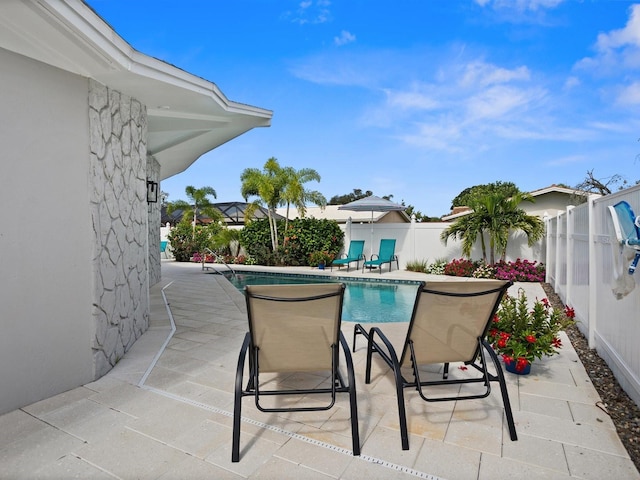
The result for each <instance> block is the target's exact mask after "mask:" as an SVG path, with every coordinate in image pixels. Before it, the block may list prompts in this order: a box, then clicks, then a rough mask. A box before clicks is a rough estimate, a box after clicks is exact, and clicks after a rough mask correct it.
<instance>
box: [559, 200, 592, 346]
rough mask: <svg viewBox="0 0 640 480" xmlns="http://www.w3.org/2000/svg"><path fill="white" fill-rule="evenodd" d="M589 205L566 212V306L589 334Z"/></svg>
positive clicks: (584, 332) (583, 331) (582, 328)
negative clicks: (570, 308)
mask: <svg viewBox="0 0 640 480" xmlns="http://www.w3.org/2000/svg"><path fill="white" fill-rule="evenodd" d="M589 208H590V204H589V203H584V204H582V205H579V206H577V207H575V208H572V209H569V210H568V211H567V229H566V231H567V254H566V258H567V282H566V283H567V284H566V303H565V304H566V305H569V306H571V307H572V308H573V309H574V310H575V312H576V315H578V318H580V319H582V322H581V324H580V327H581V330H582V333H583V334H585V335H586V332H587V331H588V323H589Z"/></svg>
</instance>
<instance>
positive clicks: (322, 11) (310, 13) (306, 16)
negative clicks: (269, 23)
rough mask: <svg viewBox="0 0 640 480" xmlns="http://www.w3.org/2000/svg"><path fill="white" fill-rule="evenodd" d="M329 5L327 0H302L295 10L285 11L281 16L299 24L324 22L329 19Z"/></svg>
mask: <svg viewBox="0 0 640 480" xmlns="http://www.w3.org/2000/svg"><path fill="white" fill-rule="evenodd" d="M330 5H331V2H330V1H328V0H317V1H316V2H314V1H313V0H303V1H301V2H300V3H299V4H298V9H297V10H296V11H295V12H291V11H287V12H285V13H284V14H283V15H282V17H283V18H285V19H287V20H289V21H291V22H292V23H298V24H300V25H305V24H307V23H311V24H318V23H326V22H328V21H330V20H331V11H330V10H329V6H330Z"/></svg>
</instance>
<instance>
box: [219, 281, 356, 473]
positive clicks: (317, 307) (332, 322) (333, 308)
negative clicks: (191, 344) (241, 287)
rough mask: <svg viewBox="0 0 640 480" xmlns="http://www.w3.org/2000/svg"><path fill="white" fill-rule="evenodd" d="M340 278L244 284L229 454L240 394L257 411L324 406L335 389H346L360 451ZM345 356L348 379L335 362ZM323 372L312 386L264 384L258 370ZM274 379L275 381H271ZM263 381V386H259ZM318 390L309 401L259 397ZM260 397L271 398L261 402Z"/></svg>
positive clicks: (235, 454) (236, 437) (235, 449)
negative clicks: (243, 327)
mask: <svg viewBox="0 0 640 480" xmlns="http://www.w3.org/2000/svg"><path fill="white" fill-rule="evenodd" d="M344 288H345V286H344V284H342V283H322V284H317V283H316V284H304V285H253V286H247V287H245V296H246V300H247V316H248V319H249V332H248V333H247V334H246V336H245V339H244V343H243V345H242V349H241V351H240V357H239V359H238V367H237V370H236V382H235V396H234V399H235V400H234V410H233V445H232V453H231V460H232V461H233V462H237V461H239V460H240V419H241V409H242V398H243V397H245V396H253V397H254V399H255V404H256V407H257V408H258V409H259V410H260V411H262V412H305V411H320V410H329V409H330V408H332V407H333V406H334V404H335V401H336V394H337V393H348V394H349V400H350V408H351V437H352V443H353V454H354V455H360V438H359V434H358V410H357V405H356V387H355V376H354V372H353V360H352V358H351V352H350V351H349V346H348V344H347V341H346V340H345V338H344V335H343V334H342V332H341V331H340V323H341V317H342V301H343V298H344ZM339 345H340V346H341V347H342V349H343V351H344V356H345V363H346V370H347V376H348V383H347V382H345V381H344V378H343V375H342V373H341V371H340V368H339V359H340V350H339V348H340V347H339ZM247 355H248V356H249V378H248V381H247V384H246V386H245V387H244V388H243V373H244V364H245V359H246V357H247ZM294 372H327V373H328V374H329V375H330V377H329V381H328V382H327V383H324V384H321V385H320V386H318V387H317V388H307V389H297V390H295V389H291V388H283V389H278V388H276V387H271V385H270V386H269V388H270V389H267V388H266V387H265V385H264V383H263V379H262V377H261V375H263V374H268V373H285V374H286V373H294ZM273 383H275V382H273ZM263 387H265V388H263ZM311 394H324V395H323V397H318V398H325V397H326V401H324V400H322V402H320V401H318V402H315V403H313V405H310V401H309V399H308V398H303V399H302V400H301V401H300V402H299V403H296V404H295V405H294V406H288V407H286V406H278V402H277V401H273V397H272V402H266V399H263V397H267V396H272V395H288V396H297V397H298V398H299V397H307V395H311ZM264 403H269V404H271V403H275V405H273V406H271V405H269V406H266V405H265V404H264Z"/></svg>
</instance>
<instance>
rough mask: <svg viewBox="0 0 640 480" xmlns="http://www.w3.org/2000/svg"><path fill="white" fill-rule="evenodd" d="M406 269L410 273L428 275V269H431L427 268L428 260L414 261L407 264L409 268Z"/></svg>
mask: <svg viewBox="0 0 640 480" xmlns="http://www.w3.org/2000/svg"><path fill="white" fill-rule="evenodd" d="M405 268H406V269H407V270H408V271H410V272H422V273H427V269H428V268H429V267H428V266H427V261H426V260H412V261H410V262H407V266H406V267H405Z"/></svg>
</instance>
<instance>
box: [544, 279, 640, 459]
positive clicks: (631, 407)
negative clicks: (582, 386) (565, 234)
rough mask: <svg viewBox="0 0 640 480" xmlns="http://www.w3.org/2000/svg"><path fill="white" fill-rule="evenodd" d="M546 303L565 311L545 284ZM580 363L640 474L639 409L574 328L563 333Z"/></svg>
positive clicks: (607, 367) (576, 328) (557, 297)
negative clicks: (569, 341) (547, 301)
mask: <svg viewBox="0 0 640 480" xmlns="http://www.w3.org/2000/svg"><path fill="white" fill-rule="evenodd" d="M541 285H542V288H543V289H544V291H545V293H546V295H547V298H548V300H549V303H550V304H551V305H552V306H553V307H555V308H560V309H564V304H563V303H562V300H560V297H559V296H558V295H557V294H556V293H555V292H554V291H553V288H552V287H551V285H549V284H548V283H542V284H541ZM565 332H566V333H567V336H568V337H569V340H571V344H572V345H573V348H574V349H575V351H576V352H577V354H578V357H579V358H580V361H581V362H582V364H583V365H584V368H585V369H586V371H587V374H588V375H589V378H591V381H592V382H593V385H594V387H595V388H596V390H597V391H598V393H599V394H600V398H602V401H603V402H604V406H605V408H606V411H607V413H608V414H609V416H610V417H611V419H612V420H613V423H614V424H615V426H616V430H617V431H618V436H619V437H620V440H621V441H622V443H623V445H624V446H625V448H626V449H627V452H628V453H629V457H631V461H633V463H634V464H635V466H636V468H637V469H638V470H640V408H639V407H638V405H636V404H635V402H634V401H633V400H632V399H631V398H630V397H629V395H627V394H626V392H625V391H624V390H623V389H622V388H621V387H620V384H619V383H618V381H617V380H616V378H615V377H614V376H613V373H612V372H611V369H610V368H609V366H608V365H607V364H606V363H605V361H604V360H603V359H602V358H600V356H599V355H598V353H597V352H596V351H595V350H594V349H591V348H589V344H588V342H587V339H586V338H585V337H584V335H583V334H582V332H580V330H578V327H576V326H575V325H572V326H570V327H569V328H567V329H566V330H565Z"/></svg>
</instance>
